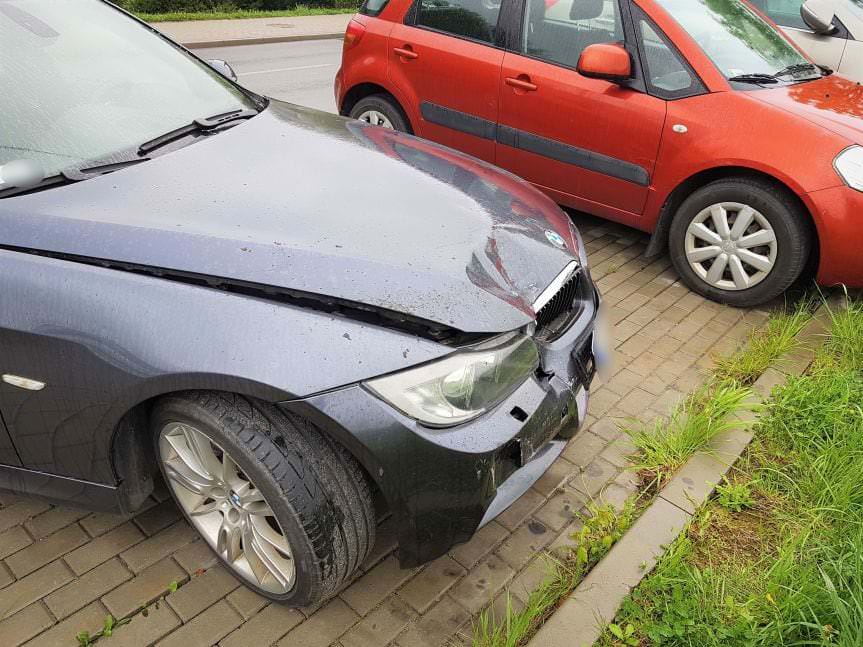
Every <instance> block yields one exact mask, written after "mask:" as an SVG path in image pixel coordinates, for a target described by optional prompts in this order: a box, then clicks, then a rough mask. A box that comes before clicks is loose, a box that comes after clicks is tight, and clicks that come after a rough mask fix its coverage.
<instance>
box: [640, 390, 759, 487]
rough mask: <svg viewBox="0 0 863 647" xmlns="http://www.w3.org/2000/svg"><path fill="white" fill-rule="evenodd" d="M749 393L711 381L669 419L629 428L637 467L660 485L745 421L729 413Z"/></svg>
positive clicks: (735, 408)
mask: <svg viewBox="0 0 863 647" xmlns="http://www.w3.org/2000/svg"><path fill="white" fill-rule="evenodd" d="M749 394H750V390H749V388H747V387H742V386H738V385H736V384H733V383H732V384H720V385H719V386H715V385H713V384H710V385H708V386H705V387H703V388H702V389H700V390H699V391H696V392H695V393H694V394H692V395H690V396H689V397H688V398H687V399H686V400H685V401H684V402H683V404H682V405H681V406H679V407H677V408H676V409H675V410H674V411H673V412H672V414H671V417H670V419H669V420H665V419H664V418H659V419H657V420H656V421H655V422H654V423H653V424H652V425H641V426H637V427H634V428H627V429H625V430H624V431H625V433H626V434H627V436H629V439H630V441H631V442H632V444H633V445H634V446H635V448H636V449H637V454H636V456H634V457H633V459H634V460H633V468H634V469H636V470H638V471H639V472H642V473H645V476H647V477H648V481H652V485H654V486H656V487H657V488H658V487H660V486H661V485H662V484H663V483H664V482H665V480H666V479H667V478H668V477H669V476H670V475H671V474H673V473H674V472H675V471H677V470H678V469H679V468H680V467H681V466H683V464H684V463H685V462H686V461H687V460H689V458H690V457H691V456H692V455H693V454H694V453H695V452H697V451H698V450H699V449H701V448H702V447H704V446H705V445H706V444H707V443H709V442H710V440H712V439H713V438H714V437H715V436H716V435H717V434H719V433H721V432H723V431H726V430H727V429H730V428H732V427H735V426H739V425H741V424H742V423H741V422H740V421H738V420H732V419H729V416H730V415H731V413H732V412H734V411H735V410H737V409H739V408H741V407H743V406H744V401H745V400H746V398H747V397H748V396H749Z"/></svg>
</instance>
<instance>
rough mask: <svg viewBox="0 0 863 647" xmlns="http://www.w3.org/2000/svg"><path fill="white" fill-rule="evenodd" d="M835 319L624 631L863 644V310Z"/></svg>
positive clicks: (753, 644)
mask: <svg viewBox="0 0 863 647" xmlns="http://www.w3.org/2000/svg"><path fill="white" fill-rule="evenodd" d="M832 317H833V318H832V325H831V336H830V339H829V340H828V342H827V343H826V344H825V346H824V348H823V349H822V350H821V351H820V352H819V354H818V356H817V358H816V362H815V364H814V365H813V367H812V368H811V369H810V371H809V372H808V373H807V374H806V375H804V376H802V377H798V378H793V379H791V380H789V382H788V383H787V384H786V385H785V386H784V387H782V388H781V389H779V390H777V392H776V393H775V394H774V397H773V399H772V400H771V401H770V402H769V403H768V404H767V406H766V409H765V411H764V414H763V416H762V419H761V421H760V423H759V425H758V426H757V428H756V437H755V440H754V442H753V444H752V445H751V446H750V447H749V449H748V450H747V452H746V453H745V454H744V457H743V459H742V460H741V462H740V464H739V465H738V468H737V469H736V471H735V472H734V474H733V475H732V476H731V477H730V479H729V481H728V482H727V483H725V484H723V485H722V486H720V489H719V493H718V495H717V497H716V499H715V500H714V501H712V502H711V503H710V504H708V506H706V507H705V508H704V509H703V510H702V511H701V512H700V514H699V515H698V517H697V519H696V521H695V522H693V524H692V525H691V527H690V528H689V530H688V531H687V532H686V533H685V534H684V535H683V536H682V537H681V538H680V539H679V540H678V541H677V542H675V544H674V545H673V546H672V548H671V549H670V551H669V552H668V554H667V555H666V556H665V557H664V558H663V559H662V560H661V561H660V563H659V565H658V566H657V568H656V570H655V571H654V572H653V573H652V574H651V575H650V576H649V577H648V578H646V579H645V580H644V581H643V582H642V583H641V585H640V586H639V587H638V588H637V589H636V590H635V591H634V592H633V593H632V594H631V596H630V597H629V598H628V599H627V600H626V601H625V603H624V605H623V607H622V609H621V611H620V613H619V614H618V617H617V619H616V620H615V625H616V626H617V627H618V628H620V627H626V626H628V625H631V626H632V627H633V630H632V634H631V637H632V638H634V639H636V640H637V644H639V645H641V646H643V647H647V646H650V645H663V646H668V647H684V646H685V647H690V646H695V645H697V646H699V647H700V646H704V647H719V646H723V647H725V646H729V647H736V646H740V647H782V646H786V645H787V646H792V645H794V646H797V645H823V646H826V645H836V646H838V647H852V646H853V647H859V646H860V645H863V304H860V303H852V304H851V305H850V307H849V308H848V309H847V310H844V311H837V312H834V313H832ZM601 644H602V645H604V646H605V647H609V646H612V645H614V646H619V645H623V644H626V643H624V642H621V640H620V638H619V637H617V636H615V635H614V634H613V633H612V632H611V631H610V630H609V631H607V632H606V634H605V635H604V636H603V639H602V641H601Z"/></svg>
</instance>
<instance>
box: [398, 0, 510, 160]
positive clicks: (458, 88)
mask: <svg viewBox="0 0 863 647" xmlns="http://www.w3.org/2000/svg"><path fill="white" fill-rule="evenodd" d="M499 16H500V1H499V0H420V1H419V2H417V3H416V4H415V5H414V7H413V8H412V9H411V10H410V12H409V13H408V16H407V18H406V20H405V21H404V24H402V23H397V24H396V25H395V27H394V28H393V30H392V32H390V39H389V44H390V51H389V57H390V59H389V76H390V79H391V81H392V82H393V83H394V84H395V86H396V87H397V88H398V89H399V90H400V91H401V93H402V94H403V95H405V96H407V97H408V100H409V101H410V103H411V104H412V105H413V107H414V108H416V110H415V114H416V113H418V114H419V115H420V120H419V122H418V123H415V124H414V127H415V130H416V131H417V132H416V134H417V135H421V136H422V137H426V138H428V139H431V140H433V141H436V142H439V143H441V144H446V145H447V146H452V147H453V148H457V149H458V150H461V151H464V152H466V153H470V154H472V155H475V156H477V157H479V158H481V159H484V160H486V161H489V162H494V148H495V145H494V134H495V125H496V123H497V117H498V114H497V113H498V94H499V91H500V90H499V87H500V66H501V63H502V62H503V49H501V48H499V47H498V46H496V43H497V41H498V38H499V34H498V29H497V23H498V19H499Z"/></svg>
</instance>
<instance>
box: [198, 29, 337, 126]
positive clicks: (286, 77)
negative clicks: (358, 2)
mask: <svg viewBox="0 0 863 647" xmlns="http://www.w3.org/2000/svg"><path fill="white" fill-rule="evenodd" d="M195 53H196V54H197V55H198V56H201V57H202V58H206V59H211V58H220V59H223V60H225V61H227V62H228V63H230V65H231V67H233V68H234V71H235V72H236V73H237V77H238V79H239V81H240V83H242V84H243V85H245V86H246V87H247V88H249V89H250V90H254V91H255V92H259V93H260V94H265V95H267V96H269V97H274V98H276V99H283V100H285V101H290V102H292V103H298V104H300V105H304V106H310V107H312V108H318V109H320V110H328V111H330V112H335V111H336V101H335V99H334V98H333V79H334V78H335V75H336V71H337V70H338V69H339V65H340V64H341V60H342V41H340V40H309V41H299V42H293V43H272V44H268V45H241V46H238V47H214V48H209V49H199V50H196V51H195Z"/></svg>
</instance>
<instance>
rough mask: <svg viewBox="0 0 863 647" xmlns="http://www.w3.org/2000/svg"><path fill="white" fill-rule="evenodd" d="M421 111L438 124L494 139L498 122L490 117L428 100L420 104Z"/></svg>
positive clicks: (428, 119)
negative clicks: (489, 118) (472, 113)
mask: <svg viewBox="0 0 863 647" xmlns="http://www.w3.org/2000/svg"><path fill="white" fill-rule="evenodd" d="M420 113H421V114H422V116H423V119H425V120H426V121H428V122H431V123H433V124H437V125H438V126H444V127H445V128H452V129H453V130H458V131H459V132H463V133H467V134H468V135H474V136H475V137H481V138H482V139H490V140H492V141H494V137H495V130H496V129H497V124H495V123H494V122H493V121H489V120H488V119H483V118H482V117H477V116H475V115H471V114H468V113H467V112H460V111H458V110H453V109H452V108H447V107H446V106H439V105H437V104H436V103H429V102H427V101H423V102H422V103H421V104H420Z"/></svg>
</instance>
